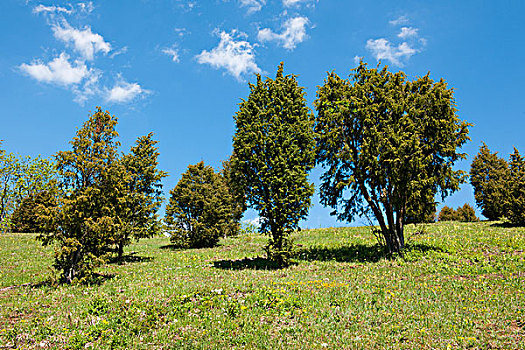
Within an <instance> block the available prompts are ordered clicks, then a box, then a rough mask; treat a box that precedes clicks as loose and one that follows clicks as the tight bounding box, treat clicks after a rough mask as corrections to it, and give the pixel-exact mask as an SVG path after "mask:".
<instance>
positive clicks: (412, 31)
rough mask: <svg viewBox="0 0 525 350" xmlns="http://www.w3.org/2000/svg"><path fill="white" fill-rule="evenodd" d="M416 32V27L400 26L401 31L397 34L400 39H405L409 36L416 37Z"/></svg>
mask: <svg viewBox="0 0 525 350" xmlns="http://www.w3.org/2000/svg"><path fill="white" fill-rule="evenodd" d="M417 32H418V29H417V28H412V27H402V28H401V32H399V34H398V35H397V36H398V37H399V38H401V39H407V38H410V37H417V36H418V34H417Z"/></svg>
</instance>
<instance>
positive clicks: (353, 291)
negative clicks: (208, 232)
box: [0, 222, 525, 349]
mask: <svg viewBox="0 0 525 350" xmlns="http://www.w3.org/2000/svg"><path fill="white" fill-rule="evenodd" d="M418 229H419V228H418ZM424 231H426V233H425V234H414V232H415V228H414V227H409V228H408V232H407V237H408V238H407V241H408V246H409V248H408V250H407V252H406V254H405V256H404V258H397V259H395V260H388V259H384V258H381V257H380V254H378V251H379V250H378V247H377V246H376V245H375V241H374V238H373V237H372V236H371V234H370V233H369V230H368V229H367V228H331V229H316V230H305V231H301V232H298V233H297V234H296V237H295V243H296V244H297V249H298V253H297V262H298V263H297V265H294V266H292V267H290V268H286V269H280V270H279V269H271V266H268V264H267V263H266V261H265V260H264V259H261V258H259V259H257V256H258V255H262V247H263V245H264V244H265V242H266V238H265V237H263V236H260V235H256V234H248V235H243V236H239V237H237V238H229V239H226V240H224V241H221V245H220V246H219V247H217V248H213V249H196V250H174V249H172V248H171V247H170V246H169V240H168V239H167V238H154V239H149V240H143V241H140V242H139V243H137V244H134V245H132V246H130V247H127V262H126V263H125V264H124V265H116V264H108V265H107V266H105V267H104V268H102V269H100V271H99V272H100V273H101V274H103V275H104V276H106V277H105V278H103V279H101V281H100V284H98V285H90V286H79V285H76V286H68V285H64V286H59V287H53V286H51V285H49V284H46V283H40V284H39V282H45V281H46V279H48V278H49V276H50V273H51V271H50V269H49V266H50V265H51V262H52V254H53V252H52V249H51V248H42V247H41V246H40V245H39V243H38V242H36V241H35V239H34V238H35V236H34V235H29V234H2V235H0V290H1V291H0V348H2V346H3V347H6V348H9V347H13V348H20V349H22V348H38V349H41V348H71V349H83V348H86V347H88V348H89V347H91V348H93V349H110V348H126V349H128V348H130V349H244V348H246V349H370V348H377V349H385V348H388V349H398V348H401V349H448V348H452V349H455V348H465V349H466V348H505V349H524V348H525V252H524V251H525V229H524V228H507V227H501V226H495V225H491V224H490V223H486V222H482V223H471V224H460V223H443V224H432V225H428V226H426V227H425V229H424ZM28 283H31V284H30V285H27V284H28ZM11 286H18V287H15V288H6V287H11Z"/></svg>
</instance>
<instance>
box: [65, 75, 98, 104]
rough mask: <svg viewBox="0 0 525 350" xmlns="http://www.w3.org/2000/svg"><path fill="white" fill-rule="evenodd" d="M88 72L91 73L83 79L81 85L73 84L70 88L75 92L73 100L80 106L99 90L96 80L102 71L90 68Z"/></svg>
mask: <svg viewBox="0 0 525 350" xmlns="http://www.w3.org/2000/svg"><path fill="white" fill-rule="evenodd" d="M90 72H91V73H90V74H89V76H88V77H87V78H86V79H85V81H84V83H83V84H82V86H74V87H73V89H72V90H73V93H74V94H75V99H74V101H75V102H76V103H78V104H80V105H82V106H83V105H84V104H85V103H86V101H87V100H88V99H89V98H90V97H92V96H95V95H97V94H100V92H101V91H100V87H99V85H98V81H99V79H100V77H101V76H102V72H101V71H100V70H96V69H91V71H90Z"/></svg>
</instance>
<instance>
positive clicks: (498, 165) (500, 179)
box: [470, 143, 510, 220]
mask: <svg viewBox="0 0 525 350" xmlns="http://www.w3.org/2000/svg"><path fill="white" fill-rule="evenodd" d="M509 180H510V179H509V169H508V164H507V162H506V161H505V160H504V159H502V158H500V157H498V155H497V153H491V152H490V150H489V148H488V147H487V145H486V144H485V143H483V145H482V146H481V147H480V149H479V152H478V154H476V156H475V157H474V160H473V162H472V165H471V168H470V183H471V185H472V187H474V197H475V199H476V204H477V205H478V206H479V207H480V208H481V213H482V214H483V216H485V217H486V218H487V219H489V220H498V219H500V218H502V217H503V216H505V214H506V213H505V205H504V204H505V200H506V199H507V196H508V182H509Z"/></svg>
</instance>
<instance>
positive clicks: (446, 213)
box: [438, 205, 458, 221]
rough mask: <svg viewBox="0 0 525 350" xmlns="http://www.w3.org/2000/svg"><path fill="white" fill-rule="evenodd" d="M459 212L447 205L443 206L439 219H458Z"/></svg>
mask: <svg viewBox="0 0 525 350" xmlns="http://www.w3.org/2000/svg"><path fill="white" fill-rule="evenodd" d="M457 220H458V214H457V213H456V211H455V210H454V209H453V208H450V207H447V206H446V205H445V206H444V207H443V208H441V211H440V212H439V216H438V221H457Z"/></svg>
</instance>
